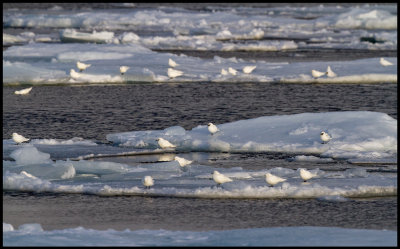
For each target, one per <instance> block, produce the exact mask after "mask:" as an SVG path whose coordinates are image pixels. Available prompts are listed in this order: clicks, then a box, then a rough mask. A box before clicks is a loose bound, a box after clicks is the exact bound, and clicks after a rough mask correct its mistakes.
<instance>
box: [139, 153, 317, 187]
mask: <svg viewBox="0 0 400 249" xmlns="http://www.w3.org/2000/svg"><path fill="white" fill-rule="evenodd" d="M175 158H177V157H175ZM178 159H179V160H178ZM178 159H175V160H177V161H178V162H181V161H182V160H183V161H184V162H185V163H187V161H188V160H186V159H184V158H180V157H178ZM189 162H190V163H191V162H192V161H189ZM190 163H187V164H190ZM300 177H301V178H302V179H303V182H307V181H308V180H310V179H311V178H314V177H318V174H316V173H313V172H311V171H308V170H306V169H304V168H301V169H300ZM212 178H213V180H214V182H215V183H216V184H217V186H221V185H222V184H224V183H227V182H233V180H232V179H231V178H229V177H227V176H226V175H224V174H221V173H220V172H218V171H217V170H214V172H213V174H212ZM286 180H287V179H284V178H282V177H279V176H276V175H273V174H271V173H269V172H268V173H266V174H265V181H266V182H267V183H268V184H269V185H270V187H273V186H275V185H276V184H278V183H281V182H284V181H286ZM142 183H143V185H144V186H145V187H146V188H147V189H149V188H150V187H151V186H153V185H154V179H153V178H152V177H151V176H149V175H147V176H144V177H143V179H142Z"/></svg>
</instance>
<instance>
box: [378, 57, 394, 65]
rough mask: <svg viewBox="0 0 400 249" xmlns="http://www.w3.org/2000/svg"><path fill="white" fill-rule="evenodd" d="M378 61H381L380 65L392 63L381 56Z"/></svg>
mask: <svg viewBox="0 0 400 249" xmlns="http://www.w3.org/2000/svg"><path fill="white" fill-rule="evenodd" d="M379 63H381V65H382V66H384V67H386V66H391V65H393V63H391V62H390V61H387V60H385V59H384V58H381V59H380V60H379Z"/></svg>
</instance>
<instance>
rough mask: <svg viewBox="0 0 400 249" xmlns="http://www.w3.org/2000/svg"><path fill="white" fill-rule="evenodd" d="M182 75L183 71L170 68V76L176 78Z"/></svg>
mask: <svg viewBox="0 0 400 249" xmlns="http://www.w3.org/2000/svg"><path fill="white" fill-rule="evenodd" d="M182 75H183V72H182V71H179V70H175V69H173V68H168V77H170V78H175V77H178V76H182Z"/></svg>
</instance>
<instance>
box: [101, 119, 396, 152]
mask: <svg viewBox="0 0 400 249" xmlns="http://www.w3.org/2000/svg"><path fill="white" fill-rule="evenodd" d="M218 127H219V129H220V132H218V133H216V134H215V135H214V136H210V135H209V134H210V133H209V131H208V129H207V128H208V127H207V124H204V125H199V126H197V127H195V128H193V129H192V130H185V129H183V128H182V127H180V126H173V127H169V128H166V129H164V130H155V131H133V132H123V133H113V134H108V135H107V139H108V140H109V141H111V142H114V143H115V144H119V145H121V146H132V147H136V148H153V149H155V148H157V144H156V141H155V139H156V138H157V137H163V138H165V139H167V140H169V141H170V142H171V143H173V144H174V145H176V150H177V151H179V150H183V151H216V152H287V153H304V154H319V155H322V156H326V157H332V158H344V159H349V158H368V157H374V158H383V157H388V156H389V157H390V156H393V155H397V120H396V119H394V118H392V117H390V116H389V115H387V114H385V113H380V112H370V111H344V112H322V113H301V114H292V115H277V116H264V117H259V118H254V119H248V120H239V121H234V122H230V123H225V124H219V125H218ZM322 131H325V132H327V133H329V134H330V136H331V137H332V138H331V140H330V141H329V143H327V144H322V143H321V139H320V133H321V132H322Z"/></svg>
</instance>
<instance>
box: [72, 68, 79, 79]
mask: <svg viewBox="0 0 400 249" xmlns="http://www.w3.org/2000/svg"><path fill="white" fill-rule="evenodd" d="M69 75H70V76H71V78H73V79H75V80H76V79H79V77H81V74H80V73H78V72H76V71H75V70H74V69H71V70H70V71H69Z"/></svg>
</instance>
